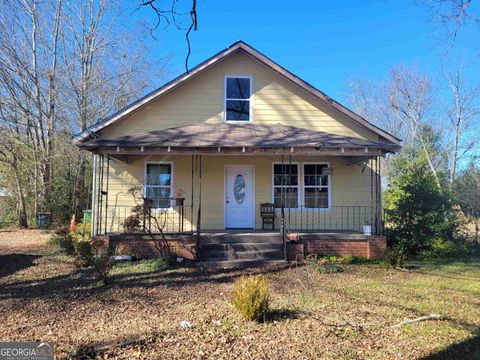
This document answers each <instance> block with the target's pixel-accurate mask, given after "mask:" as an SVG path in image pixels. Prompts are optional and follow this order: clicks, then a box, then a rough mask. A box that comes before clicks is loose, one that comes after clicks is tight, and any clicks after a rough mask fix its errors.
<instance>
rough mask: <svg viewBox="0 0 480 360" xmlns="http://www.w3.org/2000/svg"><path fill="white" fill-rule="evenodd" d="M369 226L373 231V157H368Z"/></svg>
mask: <svg viewBox="0 0 480 360" xmlns="http://www.w3.org/2000/svg"><path fill="white" fill-rule="evenodd" d="M369 165H370V224H369V225H370V226H371V227H372V230H373V231H375V211H374V210H375V208H374V206H375V204H374V199H373V156H370V162H369Z"/></svg>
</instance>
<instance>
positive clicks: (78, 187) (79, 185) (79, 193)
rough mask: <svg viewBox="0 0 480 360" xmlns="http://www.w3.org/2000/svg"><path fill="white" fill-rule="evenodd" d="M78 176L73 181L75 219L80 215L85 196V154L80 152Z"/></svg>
mask: <svg viewBox="0 0 480 360" xmlns="http://www.w3.org/2000/svg"><path fill="white" fill-rule="evenodd" d="M78 167H79V169H78V176H77V178H76V181H75V196H74V207H73V209H74V212H75V216H76V217H77V219H80V218H81V216H82V210H84V205H85V204H84V198H85V196H84V195H85V194H84V193H85V173H86V164H85V155H84V154H83V153H82V154H80V163H79V165H78Z"/></svg>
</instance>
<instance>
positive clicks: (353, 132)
mask: <svg viewBox="0 0 480 360" xmlns="http://www.w3.org/2000/svg"><path fill="white" fill-rule="evenodd" d="M226 75H250V76H252V82H253V84H252V85H253V95H252V102H253V122H254V123H256V124H282V125H290V126H296V127H300V128H307V129H313V130H317V131H324V132H328V133H334V134H339V135H346V136H353V137H359V138H364V139H370V140H375V139H378V135H376V134H375V133H373V132H371V131H370V130H368V129H366V128H364V127H362V126H360V125H359V124H357V123H355V122H353V121H352V120H350V119H348V118H346V117H345V116H344V115H342V114H339V113H337V112H335V111H334V110H332V109H331V108H329V107H328V106H326V105H325V104H324V103H322V102H321V101H320V100H318V99H316V98H315V97H313V96H311V95H310V94H308V93H307V92H306V91H304V90H302V89H300V88H299V87H298V86H296V85H294V84H292V83H291V82H289V81H288V80H286V79H285V78H283V77H282V76H280V75H278V74H277V73H275V72H274V71H272V70H271V69H269V68H267V67H266V66H265V65H263V64H261V63H259V62H258V61H256V60H254V59H253V58H251V57H250V56H249V55H247V54H246V53H244V52H243V51H240V52H236V53H233V54H232V55H230V56H228V57H226V58H225V59H224V60H222V61H221V62H219V63H218V64H216V65H214V66H213V67H211V68H209V69H207V70H205V71H203V72H201V73H199V74H198V75H197V76H195V77H193V78H192V79H190V80H188V81H187V82H185V83H183V84H181V85H179V86H177V87H176V88H174V89H173V90H171V91H170V92H169V93H166V94H164V95H162V96H161V97H159V98H158V99H156V100H154V101H153V102H151V103H150V104H149V105H147V106H145V107H143V108H141V109H139V110H137V111H136V112H134V113H132V114H130V115H129V116H127V117H126V118H124V119H122V120H119V121H117V122H115V123H114V124H112V125H110V126H108V127H106V128H105V129H103V130H102V131H101V135H102V137H104V138H114V137H117V136H122V135H127V134H138V133H144V132H148V131H154V130H159V129H165V128H171V127H179V126H186V125H191V124H195V123H199V122H209V123H218V122H223V121H224V78H225V76H226Z"/></svg>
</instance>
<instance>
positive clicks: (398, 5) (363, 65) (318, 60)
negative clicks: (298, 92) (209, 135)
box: [135, 0, 480, 101]
mask: <svg viewBox="0 0 480 360" xmlns="http://www.w3.org/2000/svg"><path fill="white" fill-rule="evenodd" d="M181 3H183V4H186V5H189V4H190V1H187V0H181ZM297 4H298V5H297ZM297 4H295V3H292V2H290V1H289V2H287V1H259V0H257V1H251V0H243V1H235V2H233V1H213V0H198V5H197V8H198V20H199V29H198V31H197V32H195V33H193V35H192V36H191V40H192V56H191V61H190V65H191V66H193V65H196V64H198V63H199V62H201V61H202V60H204V59H206V58H208V57H209V56H211V55H213V54H214V53H216V52H218V51H220V50H222V49H224V48H225V47H227V46H229V45H230V44H232V43H233V42H235V41H237V40H244V41H246V42H247V43H249V44H250V45H252V46H254V47H255V48H257V49H258V50H259V51H261V52H263V53H264V54H265V55H267V56H269V57H270V58H272V59H273V60H275V61H276V62H278V63H279V64H280V65H282V66H284V67H285V68H287V69H288V70H290V71H292V72H293V73H295V74H296V75H298V76H300V77H301V78H303V79H304V80H306V81H307V82H309V83H311V84H312V85H314V86H316V87H318V88H319V89H320V90H322V91H324V92H325V93H327V94H328V95H330V96H331V97H333V98H335V99H337V100H340V101H345V99H346V94H347V93H348V88H347V82H348V80H350V79H352V78H354V77H355V76H361V77H365V78H381V77H385V76H386V75H387V74H388V70H389V68H390V67H391V66H393V65H398V64H415V65H418V67H419V68H420V70H421V71H425V72H429V73H431V74H432V75H433V77H435V74H436V73H437V72H438V69H439V54H440V53H441V49H440V46H439V43H438V40H437V39H436V38H435V36H434V35H433V34H434V29H433V27H432V24H431V23H430V22H429V12H428V10H427V9H426V8H425V7H423V6H420V5H419V4H418V3H416V2H415V1H413V0H412V1H410V0H401V1H398V0H397V1H354V0H349V1H336V2H332V1H328V2H327V1H302V2H300V1H299V2H297ZM473 6H476V8H475V9H474V11H475V12H476V13H477V14H480V11H479V9H480V6H479V4H478V2H477V3H476V2H474V5H473ZM149 14H150V10H149V9H141V10H140V11H138V12H136V15H135V16H136V17H139V16H142V17H145V16H150V15H149ZM152 21H153V19H152ZM476 30H477V29H474V28H473V26H472V27H469V26H467V27H465V28H463V29H462V31H461V32H460V35H459V38H458V40H457V43H456V45H455V53H456V54H458V56H457V57H458V58H461V59H463V61H464V62H467V63H468V68H467V71H468V75H469V77H470V79H471V80H472V81H473V82H478V81H479V80H480V70H479V69H480V68H479V60H480V59H479V54H480V41H478V37H479V34H480V32H478V31H476ZM155 34H156V37H157V38H158V40H153V39H152V42H153V44H152V45H153V48H154V49H153V51H152V53H151V56H152V57H153V58H162V57H166V56H169V61H168V64H167V66H166V73H165V79H163V81H166V80H168V79H169V78H171V77H174V76H176V75H178V74H180V73H182V72H183V71H184V61H185V54H186V43H185V40H184V32H183V31H177V30H176V29H175V28H174V27H173V26H170V27H169V28H168V29H166V30H158V31H156V33H155ZM472 59H473V60H472ZM160 82H162V81H160Z"/></svg>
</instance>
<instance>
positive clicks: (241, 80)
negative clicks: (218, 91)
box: [225, 76, 252, 122]
mask: <svg viewBox="0 0 480 360" xmlns="http://www.w3.org/2000/svg"><path fill="white" fill-rule="evenodd" d="M251 90H252V84H251V78H250V77H247V76H228V77H226V78H225V121H238V122H242V121H243V122H249V121H251V113H250V110H251V107H250V95H251Z"/></svg>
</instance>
